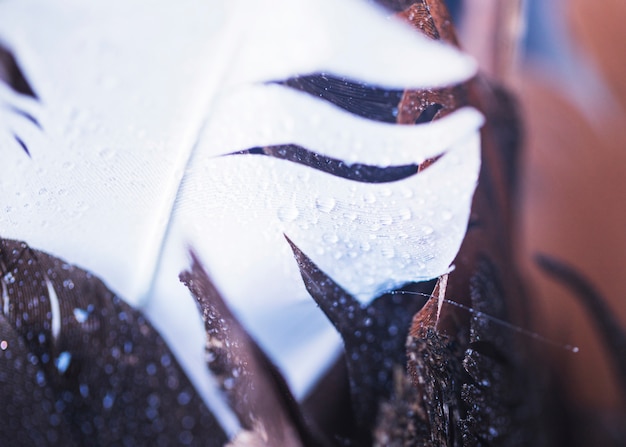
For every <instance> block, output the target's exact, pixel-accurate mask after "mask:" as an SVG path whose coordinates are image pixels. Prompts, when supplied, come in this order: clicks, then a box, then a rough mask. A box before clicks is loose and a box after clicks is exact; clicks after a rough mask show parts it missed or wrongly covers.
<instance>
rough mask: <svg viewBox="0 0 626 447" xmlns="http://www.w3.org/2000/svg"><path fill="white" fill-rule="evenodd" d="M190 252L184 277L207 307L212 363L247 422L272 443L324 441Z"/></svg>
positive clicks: (209, 359)
mask: <svg viewBox="0 0 626 447" xmlns="http://www.w3.org/2000/svg"><path fill="white" fill-rule="evenodd" d="M191 257H192V259H193V264H192V267H191V270H190V271H186V272H183V273H181V275H180V279H181V281H182V282H183V283H184V284H185V285H186V286H187V287H188V288H189V290H190V291H191V293H192V295H193V296H194V297H195V299H196V301H197V303H198V305H199V307H200V310H201V312H202V319H203V320H204V324H205V328H206V333H207V340H206V353H207V363H208V366H209V368H210V369H211V371H212V372H213V373H214V374H215V375H216V377H217V378H218V380H219V382H220V384H221V387H222V389H223V390H224V391H225V393H226V395H227V396H228V399H229V401H230V404H231V406H232V408H233V410H234V411H235V413H236V414H237V416H238V418H239V420H240V423H241V424H242V426H243V427H244V428H246V429H247V430H249V431H250V432H255V433H256V434H257V435H258V438H260V439H264V442H265V444H264V445H267V446H299V445H306V446H313V445H318V444H320V442H319V441H317V440H315V439H314V438H313V436H312V435H311V434H310V433H309V430H308V428H307V427H306V425H305V423H304V419H303V417H302V415H301V413H300V410H299V408H298V405H297V403H296V401H295V399H294V398H293V396H292V395H291V392H290V391H289V387H288V386H287V384H286V382H285V381H284V379H283V377H282V376H281V374H280V373H279V371H278V370H277V369H276V367H275V366H274V365H273V364H272V363H271V361H270V360H269V359H268V357H267V356H266V355H265V354H264V353H263V351H262V350H261V349H260V348H259V347H258V346H257V344H256V343H255V341H254V340H253V339H252V338H251V337H250V336H249V335H248V334H247V332H246V331H245V329H244V328H243V327H242V326H241V325H240V324H239V322H238V321H237V319H236V318H235V317H234V316H233V314H232V313H231V311H230V310H229V309H228V307H227V306H226V304H225V303H224V300H223V299H222V297H221V295H220V293H219V292H218V291H217V289H216V288H215V286H214V285H213V282H212V281H211V279H210V278H209V276H208V275H207V273H206V272H205V270H204V268H203V267H202V265H201V264H200V262H199V261H198V258H197V257H196V256H195V255H194V254H193V253H191ZM237 445H239V444H237Z"/></svg>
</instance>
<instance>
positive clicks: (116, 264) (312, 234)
mask: <svg viewBox="0 0 626 447" xmlns="http://www.w3.org/2000/svg"><path fill="white" fill-rule="evenodd" d="M0 30H1V31H0V39H1V40H2V41H3V42H5V43H6V44H7V45H8V46H9V47H10V48H12V49H13V50H14V51H15V53H16V54H17V55H18V57H19V62H20V64H21V66H22V69H23V70H24V72H25V75H26V77H27V79H28V80H29V81H30V82H31V83H32V85H33V86H34V87H35V89H36V91H37V94H38V96H39V97H40V98H41V102H40V106H39V108H37V107H35V106H34V105H33V104H32V101H26V102H28V103H29V104H28V105H27V107H29V109H28V110H29V111H31V110H32V111H33V113H37V117H38V118H39V119H40V121H41V123H42V126H43V130H40V129H37V128H34V127H33V126H30V127H28V126H25V127H20V135H21V136H22V135H23V136H24V138H25V139H26V140H27V141H28V142H29V143H31V144H30V145H29V149H30V152H31V155H32V158H30V159H29V158H28V157H27V156H26V155H25V154H24V153H23V151H20V150H12V149H11V148H10V147H7V146H5V145H8V143H7V142H8V141H9V139H7V138H6V136H7V135H9V132H10V131H11V128H10V126H9V125H11V126H13V125H15V126H18V127H19V126H20V124H19V123H18V124H15V123H13V122H10V123H9V122H8V120H7V121H3V122H2V123H0V137H1V139H0V142H3V143H1V144H3V146H2V148H1V150H2V164H3V167H4V168H5V169H4V170H3V175H2V177H0V191H1V193H0V194H1V195H0V200H1V202H0V206H1V207H2V210H4V212H2V213H0V234H2V236H3V237H10V238H16V239H21V240H25V241H27V242H28V243H29V244H30V245H32V246H33V247H36V248H38V249H42V250H46V251H48V252H51V253H52V254H54V255H56V256H59V257H62V258H65V259H67V260H69V261H71V262H73V263H76V264H79V265H81V266H82V267H84V268H86V269H89V270H91V271H93V272H94V273H95V274H97V275H98V276H100V277H102V278H103V279H104V280H105V281H106V283H107V284H108V285H109V286H110V287H111V288H113V289H114V290H115V291H116V292H118V293H119V294H120V295H121V296H122V297H124V298H125V299H127V300H128V301H129V302H130V303H131V304H135V305H137V304H140V303H141V304H143V305H144V306H145V311H146V312H147V314H148V315H149V316H150V318H151V319H152V321H153V323H154V324H155V326H156V327H157V328H158V329H159V330H160V331H161V333H162V334H163V335H164V336H165V338H166V339H167V340H168V342H169V343H170V345H171V346H172V347H173V349H174V351H175V352H176V354H177V356H178V357H179V359H180V360H181V362H182V363H183V365H184V367H185V368H186V370H187V372H188V373H189V375H190V377H191V378H192V380H193V381H194V383H195V384H196V386H197V388H198V389H199V390H200V391H201V392H202V393H203V395H204V396H205V398H206V399H207V402H208V401H210V400H211V398H210V391H209V389H210V388H211V383H212V382H211V378H210V377H209V375H208V373H207V371H206V368H205V366H204V364H203V355H202V350H203V337H204V336H203V329H202V325H201V322H200V318H199V316H198V314H197V311H196V309H195V304H194V303H193V301H192V300H191V298H190V296H189V293H188V291H187V290H186V289H185V288H184V286H182V285H181V284H180V283H179V281H178V278H177V276H178V274H179V273H180V272H181V271H182V270H183V269H186V268H188V266H189V259H188V257H187V249H188V247H189V246H193V247H194V248H195V249H197V250H198V251H199V254H200V257H201V259H202V260H203V262H204V263H205V264H206V265H207V267H208V269H209V272H210V274H212V275H213V277H214V279H215V281H216V283H217V284H218V285H219V287H220V289H221V290H222V292H223V293H224V294H225V296H226V297H227V299H228V300H229V303H230V304H231V306H233V308H234V310H235V312H236V313H237V315H239V316H240V317H241V319H242V321H243V322H244V323H245V324H246V325H247V327H248V328H249V329H250V331H251V333H252V334H253V336H255V337H256V338H258V339H259V340H260V342H261V343H262V345H263V346H264V347H265V348H266V349H268V351H269V352H270V354H271V355H272V358H273V359H274V360H275V361H276V362H277V363H278V364H279V366H280V367H281V369H282V370H283V372H284V373H285V374H286V376H287V379H288V381H289V383H290V384H291V385H292V387H293V388H294V390H295V391H296V394H297V395H299V396H302V395H303V394H304V393H305V392H306V390H307V389H308V387H310V386H311V384H312V383H314V381H315V379H316V378H317V377H318V376H319V374H320V373H321V372H322V371H323V370H324V367H325V365H328V364H329V362H331V361H332V360H333V358H334V357H335V356H336V355H337V352H338V349H339V341H338V337H337V336H336V334H335V333H334V331H333V330H332V328H331V327H330V325H329V324H328V323H327V322H326V320H325V318H324V316H323V315H322V314H321V313H320V312H319V310H317V309H316V307H315V305H314V304H313V302H312V300H311V299H310V298H309V297H308V295H307V294H306V291H305V290H304V287H303V285H302V283H301V280H300V278H299V273H298V271H297V267H296V265H295V262H294V260H293V256H292V255H291V254H290V252H289V249H288V247H287V245H286V244H285V243H284V238H283V236H282V234H283V232H284V233H286V234H288V235H289V237H290V238H292V239H293V240H294V241H295V242H296V244H298V246H299V247H300V248H302V249H303V250H304V251H305V252H306V253H307V254H309V255H310V256H311V258H312V259H313V260H314V261H315V262H316V263H318V265H320V267H322V268H323V269H324V270H325V271H326V272H327V273H329V274H331V276H332V277H334V278H336V279H337V281H338V282H339V283H340V284H341V285H342V286H344V287H345V288H347V289H348V290H349V291H351V292H352V293H354V294H355V295H357V296H358V297H359V298H360V299H361V300H362V301H368V300H370V299H371V298H372V297H373V296H375V295H376V293H378V292H379V291H381V290H383V289H385V288H388V287H392V286H394V285H398V284H401V283H402V282H404V281H409V280H415V279H427V278H431V277H435V276H437V275H440V274H441V273H443V272H445V271H446V270H447V269H448V268H449V265H450V263H451V262H452V259H453V258H454V256H455V254H456V251H457V250H458V247H459V244H460V242H461V240H462V238H463V235H464V232H465V227H466V225H467V219H468V215H469V205H470V203H471V196H472V193H473V189H474V186H475V182H476V177H477V173H478V167H479V150H478V147H479V142H478V136H477V132H476V130H477V128H478V127H479V126H480V122H481V121H480V117H479V115H478V113H477V112H476V111H473V110H470V109H467V110H461V111H459V112H457V113H456V114H453V115H451V116H450V117H448V118H446V119H443V120H441V121H440V122H438V123H433V124H432V125H424V126H412V127H406V126H392V125H387V124H379V123H373V122H368V121H367V120H364V119H361V118H356V117H354V116H350V115H349V114H348V113H347V112H343V111H339V110H337V109H335V108H334V107H332V106H329V105H328V104H325V103H323V102H320V101H317V100H314V99H312V98H310V97H307V96H305V95H303V94H298V93H294V92H291V91H288V90H286V89H284V88H281V87H277V86H268V85H265V84H263V83H264V82H266V81H271V80H277V79H284V78H286V77H288V76H292V75H296V74H309V73H313V72H319V71H328V72H332V73H335V74H337V75H341V76H348V77H351V78H354V79H355V80H360V81H363V82H369V83H372V84H376V85H382V86H387V87H393V88H398V89H401V88H405V87H412V88H424V87H437V86H444V85H449V84H451V83H455V82H460V81H463V80H466V79H467V78H469V77H470V76H472V75H473V73H474V71H475V65H474V63H473V62H472V61H471V60H470V59H469V58H467V57H466V56H464V55H462V54H460V53H459V52H457V51H455V50H453V49H451V48H448V47H445V46H443V45H441V44H438V43H434V42H430V41H428V40H426V39H425V38H422V37H420V36H418V35H416V33H414V32H412V31H410V30H409V29H408V28H407V27H406V26H405V25H403V24H400V23H397V22H395V21H393V20H388V19H386V18H385V17H384V16H383V14H381V13H380V11H378V10H377V9H375V8H372V7H370V6H369V5H367V4H366V3H365V2H358V1H356V0H343V1H340V2H336V1H331V0H323V1H322V0H319V1H315V2H311V1H304V0H289V1H287V0H284V1H280V2H279V1H270V0H267V1H264V2H261V1H259V2H253V1H250V2H246V1H230V2H220V1H207V0H202V1H200V0H183V1H179V2H175V3H173V2H171V1H159V2H154V1H147V0H130V1H129V0H124V1H121V0H111V1H107V2H103V1H101V2H83V1H72V0H55V1H50V0H46V1H43V0H19V1H16V0H13V1H11V0H6V1H4V2H0ZM0 93H2V95H0V101H5V102H9V103H15V102H16V101H17V102H19V101H22V102H24V99H23V98H20V97H19V96H18V95H15V94H13V93H11V92H8V93H7V92H6V90H5V91H3V92H0ZM2 113H6V112H5V111H3V112H2ZM2 116H4V115H2ZM277 142H278V143H286V142H290V143H292V142H301V143H302V144H303V145H307V146H311V148H312V149H314V150H317V151H319V152H320V153H323V154H327V155H329V156H332V157H337V158H341V159H344V160H346V161H348V162H360V163H373V164H404V163H407V162H419V161H422V160H423V159H425V158H427V157H430V156H432V155H437V154H438V153H440V152H441V151H442V150H447V149H449V153H448V154H447V155H446V156H445V157H443V158H442V159H441V160H439V161H438V162H437V163H436V164H435V165H433V166H431V167H430V168H428V170H427V171H425V172H424V173H422V174H420V175H419V176H415V177H411V178H408V179H405V180H403V181H400V182H394V183H392V184H382V185H370V184H357V183H355V182H350V181H347V180H344V179H337V178H335V177H332V176H329V175H327V174H323V173H320V172H318V171H312V170H311V169H308V168H306V167H303V166H298V165H294V164H290V163H288V162H286V161H280V160H272V159H269V158H265V157H260V156H233V157H215V155H218V154H224V153H228V152H234V151H237V150H241V149H243V148H245V147H246V145H249V146H259V145H263V144H270V143H277ZM372 197H373V198H374V200H372V199H371V198H372ZM294 209H295V210H296V212H295V213H294V211H293V210H294ZM281 213H282V217H281ZM293 216H295V217H293ZM373 236H375V237H373ZM367 247H369V249H368V248H367ZM208 396H209V397H208Z"/></svg>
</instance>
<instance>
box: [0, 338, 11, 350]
mask: <svg viewBox="0 0 626 447" xmlns="http://www.w3.org/2000/svg"><path fill="white" fill-rule="evenodd" d="M8 347H9V343H8V342H7V341H6V340H2V341H0V349H2V350H3V351H6V350H7V348H8Z"/></svg>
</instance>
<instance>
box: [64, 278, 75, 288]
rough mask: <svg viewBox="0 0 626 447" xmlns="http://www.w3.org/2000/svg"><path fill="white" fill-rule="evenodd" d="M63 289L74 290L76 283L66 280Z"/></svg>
mask: <svg viewBox="0 0 626 447" xmlns="http://www.w3.org/2000/svg"><path fill="white" fill-rule="evenodd" d="M63 287H65V288H66V289H69V290H72V289H73V288H74V281H72V280H71V279H66V280H65V281H63Z"/></svg>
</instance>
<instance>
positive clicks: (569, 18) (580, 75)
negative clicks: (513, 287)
mask: <svg viewBox="0 0 626 447" xmlns="http://www.w3.org/2000/svg"><path fill="white" fill-rule="evenodd" d="M449 6H450V9H451V11H452V12H453V16H454V20H455V21H456V22H457V27H458V29H459V31H460V42H461V45H462V46H463V47H464V49H465V50H466V51H468V52H469V53H471V54H473V55H474V56H475V57H476V58H477V59H478V61H479V63H480V65H481V67H482V71H483V72H484V73H485V74H486V76H487V77H489V78H491V79H492V80H495V81H497V82H499V83H502V84H504V85H505V86H506V87H508V89H509V90H510V91H512V92H513V93H514V94H515V96H516V99H517V101H518V103H519V108H520V112H521V116H522V119H523V127H524V138H525V141H524V142H523V146H524V152H523V155H522V163H521V166H520V169H521V176H520V185H519V186H520V189H519V196H518V198H517V200H518V212H519V215H518V219H517V222H518V225H519V228H517V234H518V235H519V237H518V240H517V241H516V243H517V246H518V248H519V250H518V254H519V260H520V263H521V266H522V267H523V270H524V273H525V275H526V278H527V279H528V285H529V292H530V293H529V295H530V297H531V300H532V302H531V306H532V309H533V319H534V321H533V322H532V325H533V330H535V331H537V332H539V333H540V334H541V335H543V336H546V337H548V338H550V339H552V340H554V341H558V342H562V343H567V344H571V345H575V346H578V347H579V348H580V352H579V353H578V354H572V353H569V352H567V351H566V350H565V349H563V350H555V353H554V357H553V358H551V359H550V360H549V361H551V362H553V363H554V364H553V365H552V366H553V367H554V368H555V369H556V371H557V375H558V376H559V377H561V378H562V386H563V387H564V389H565V391H566V392H567V394H568V395H569V396H570V397H571V398H573V399H574V400H575V401H576V402H577V403H578V404H580V405H582V406H583V407H584V408H586V409H587V410H588V411H591V412H594V411H596V410H598V411H605V412H606V411H609V412H612V411H614V410H618V409H619V408H620V405H621V406H622V407H621V408H622V411H624V410H623V405H624V404H623V403H622V402H620V397H619V396H620V393H619V392H618V388H617V383H616V380H617V376H616V373H615V372H614V370H613V366H612V365H611V363H610V362H609V361H608V360H609V359H608V356H607V352H606V350H605V348H604V346H603V343H602V342H601V341H600V340H599V338H598V336H597V334H596V331H595V329H594V328H593V325H592V323H591V320H590V319H589V317H588V315H587V314H586V311H585V310H584V309H583V308H582V306H581V305H580V304H579V302H578V301H577V299H576V298H575V297H574V296H573V295H572V294H571V293H570V292H569V291H568V290H566V289H565V288H564V287H563V285H562V284H558V283H556V282H554V281H553V280H552V279H550V278H548V277H547V276H546V275H545V274H544V273H542V272H541V271H540V270H539V269H538V268H537V267H536V265H535V263H534V262H533V256H534V255H535V254H536V253H545V254H548V255H551V256H554V257H556V258H560V259H562V260H564V261H566V262H567V263H569V264H571V265H573V266H574V267H575V268H576V269H578V270H579V272H580V273H582V274H583V275H584V276H585V277H587V278H588V279H589V280H591V281H592V282H593V283H594V285H595V286H596V288H597V289H598V290H599V291H600V293H601V294H602V295H603V296H604V297H605V298H606V300H607V302H608V305H609V306H610V308H611V310H612V311H613V313H614V314H615V315H616V316H617V318H618V319H619V320H620V322H621V324H622V327H626V50H624V48H623V44H624V42H626V27H625V26H624V25H623V24H624V23H626V2H624V1H623V0H604V1H602V2H591V1H588V0H549V1H546V0H527V1H522V0H464V1H463V0H456V1H449ZM621 414H622V415H623V414H624V413H623V412H622V413H621Z"/></svg>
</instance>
